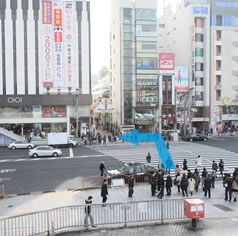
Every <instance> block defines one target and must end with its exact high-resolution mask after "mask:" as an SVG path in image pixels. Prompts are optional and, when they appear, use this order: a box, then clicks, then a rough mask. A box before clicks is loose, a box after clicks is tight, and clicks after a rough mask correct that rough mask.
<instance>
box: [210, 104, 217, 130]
mask: <svg viewBox="0 0 238 236" xmlns="http://www.w3.org/2000/svg"><path fill="white" fill-rule="evenodd" d="M210 118H211V123H210V128H211V129H212V131H213V134H215V133H216V132H217V130H216V128H217V107H216V106H211V117H210Z"/></svg>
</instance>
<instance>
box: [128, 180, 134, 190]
mask: <svg viewBox="0 0 238 236" xmlns="http://www.w3.org/2000/svg"><path fill="white" fill-rule="evenodd" d="M128 187H129V188H133V187H134V179H133V178H130V179H129V181H128Z"/></svg>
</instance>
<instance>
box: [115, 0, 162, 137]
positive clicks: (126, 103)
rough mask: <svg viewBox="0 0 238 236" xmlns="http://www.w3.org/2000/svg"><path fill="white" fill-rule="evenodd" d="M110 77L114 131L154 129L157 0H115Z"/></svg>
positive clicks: (156, 69) (156, 65)
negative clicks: (132, 126) (135, 128)
mask: <svg viewBox="0 0 238 236" xmlns="http://www.w3.org/2000/svg"><path fill="white" fill-rule="evenodd" d="M111 14H112V16H111V32H110V72H111V73H110V80H111V86H112V90H111V91H112V94H111V98H112V107H113V108H115V109H116V112H114V113H113V114H112V125H113V129H114V131H116V132H118V130H119V129H118V128H119V127H120V125H126V124H128V125H130V124H135V125H136V126H137V128H140V129H142V130H152V127H153V125H154V121H155V119H154V114H155V111H156V109H157V100H158V99H157V79H158V78H157V77H158V75H157V71H158V64H157V61H158V54H157V37H158V34H157V0H147V1H144V0H135V1H132V0H118V1H112V10H111Z"/></svg>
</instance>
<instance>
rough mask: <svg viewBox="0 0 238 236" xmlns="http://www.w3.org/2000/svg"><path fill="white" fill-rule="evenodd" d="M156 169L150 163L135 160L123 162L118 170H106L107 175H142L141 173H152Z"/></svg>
mask: <svg viewBox="0 0 238 236" xmlns="http://www.w3.org/2000/svg"><path fill="white" fill-rule="evenodd" d="M155 171H156V168H154V167H153V166H151V165H146V164H143V163H137V162H129V163H126V164H124V165H123V166H122V167H121V168H120V169H118V170H107V175H108V176H112V175H120V174H122V175H130V174H133V175H135V174H136V175H143V174H153V173H154V172H155Z"/></svg>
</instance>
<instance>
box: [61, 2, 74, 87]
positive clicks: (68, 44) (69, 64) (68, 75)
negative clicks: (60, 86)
mask: <svg viewBox="0 0 238 236" xmlns="http://www.w3.org/2000/svg"><path fill="white" fill-rule="evenodd" d="M74 6H75V5H74V2H64V5H63V11H64V14H63V15H64V18H63V22H64V31H63V32H64V36H63V41H64V42H63V43H64V58H65V61H64V65H65V74H64V76H65V84H66V86H67V87H73V84H74V83H73V82H74V81H73V78H74V75H73V71H74V70H73V65H74V60H73V58H74V57H73V55H74V40H73V35H74V29H73V25H74V24H73V18H74V14H73V12H74V11H73V8H74Z"/></svg>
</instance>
